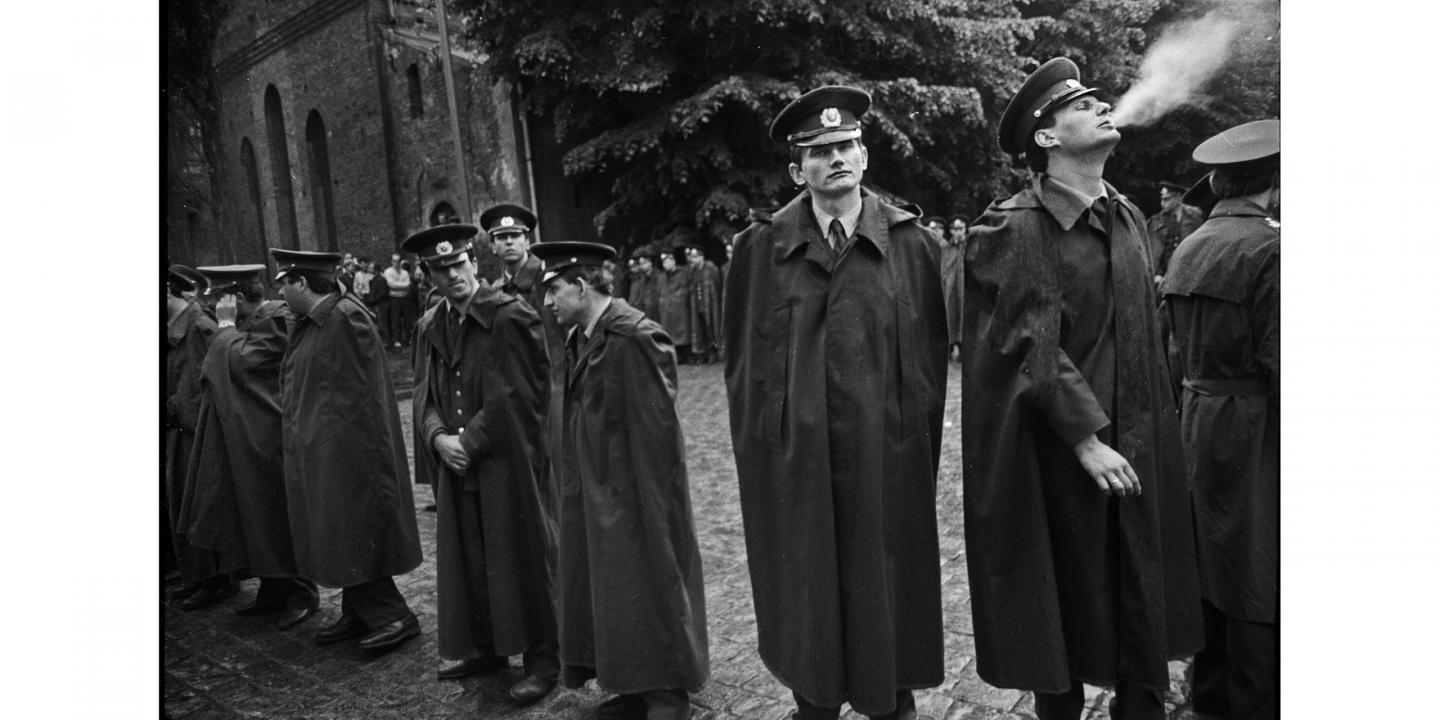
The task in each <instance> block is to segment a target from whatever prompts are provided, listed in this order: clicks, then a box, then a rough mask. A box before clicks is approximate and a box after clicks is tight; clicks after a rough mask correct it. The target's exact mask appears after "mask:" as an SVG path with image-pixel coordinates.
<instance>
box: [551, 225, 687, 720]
mask: <svg viewBox="0 0 1440 720" xmlns="http://www.w3.org/2000/svg"><path fill="white" fill-rule="evenodd" d="M534 252H535V254H536V255H538V256H540V258H541V259H542V260H543V261H544V263H545V271H544V274H543V275H542V276H541V282H542V283H544V285H545V290H546V292H545V303H546V305H547V306H548V307H550V308H552V309H553V311H554V312H555V316H556V318H557V319H558V320H559V321H560V323H561V324H562V325H564V326H565V327H567V328H570V333H569V337H568V340H567V342H566V352H565V357H566V368H567V372H566V384H565V405H564V408H565V426H564V431H563V433H562V436H561V442H560V448H559V450H558V452H557V453H556V470H557V473H556V476H557V478H558V481H559V496H560V512H559V515H558V519H559V527H560V546H559V566H558V575H559V585H560V587H559V601H558V602H559V606H560V657H561V659H562V660H563V662H564V674H563V679H564V682H565V685H566V686H567V687H572V688H573V687H580V686H582V685H584V684H585V681H586V680H588V679H589V678H592V677H593V678H595V682H596V684H598V685H599V686H600V687H601V688H603V689H605V690H608V691H610V692H614V693H617V695H616V697H614V698H612V699H611V700H608V701H606V702H605V703H603V704H602V705H601V706H600V708H599V709H598V711H597V713H596V717H598V718H601V719H602V720H618V719H620V718H626V719H630V718H645V720H686V719H688V718H689V717H690V693H693V692H698V691H699V690H700V689H701V687H703V686H704V684H705V681H706V680H707V679H708V678H709V675H710V660H709V657H710V656H709V639H708V636H707V634H706V626H705V587H704V582H703V578H702V574H701V568H700V548H699V544H698V542H697V541H696V538H695V521H694V517H693V515H692V513H691V509H690V485H689V482H688V480H687V478H686V472H685V439H684V437H682V436H681V433H680V417H679V414H678V412H677V410H676V406H675V396H676V392H677V390H678V383H679V381H678V378H677V367H676V359H675V346H674V345H673V344H672V343H671V342H670V338H669V337H668V336H667V335H666V333H665V329H664V328H662V327H661V326H660V325H659V324H657V323H656V322H655V321H654V320H652V319H650V318H647V317H645V316H644V315H643V314H641V313H640V312H639V311H638V310H636V309H635V308H632V307H630V306H629V304H627V303H626V302H625V301H624V300H621V299H618V298H614V297H612V294H611V287H610V284H611V281H612V278H611V276H610V272H609V271H608V270H606V269H605V268H604V262H605V261H606V260H609V259H613V258H614V257H615V251H614V249H612V248H611V247H610V246H608V245H601V244H599V243H583V242H547V243H541V244H539V245H536V246H535V248H534Z"/></svg>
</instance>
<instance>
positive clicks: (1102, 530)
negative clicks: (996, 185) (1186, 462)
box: [961, 58, 1201, 720]
mask: <svg viewBox="0 0 1440 720" xmlns="http://www.w3.org/2000/svg"><path fill="white" fill-rule="evenodd" d="M1095 93H1096V90H1095V89H1094V88H1090V87H1086V86H1085V85H1084V84H1082V83H1081V82H1080V71H1079V68H1077V67H1076V66H1075V64H1074V63H1073V62H1071V61H1069V60H1068V59H1065V58H1056V59H1054V60H1051V61H1049V62H1047V63H1045V64H1043V65H1041V66H1040V68H1039V69H1038V70H1036V71H1035V72H1034V73H1033V74H1031V75H1030V77H1029V78H1027V79H1026V81H1025V83H1024V85H1023V86H1021V88H1020V91H1019V92H1018V93H1016V95H1015V97H1014V98H1013V99H1011V101H1010V104H1009V106H1008V107H1007V108H1006V109H1005V114H1004V116H1003V117H1002V118H1001V121H1000V135H999V141H1000V147H1001V148H1002V149H1004V150H1005V151H1007V152H1010V153H1017V154H1022V155H1023V156H1024V158H1025V161H1026V163H1027V164H1028V165H1029V166H1030V169H1031V170H1032V171H1033V173H1034V176H1033V179H1032V183H1031V186H1030V187H1029V188H1026V189H1025V190H1022V191H1021V192H1019V193H1017V194H1015V195H1014V196H1012V197H1010V198H1008V199H1004V200H998V201H996V202H994V203H992V204H991V206H990V207H989V208H988V209H987V210H986V211H985V214H984V215H983V216H982V217H981V218H980V219H979V220H977V221H976V222H975V224H974V226H973V227H972V228H971V229H970V233H969V236H968V240H967V247H966V250H965V269H964V273H965V280H964V281H965V307H964V313H965V321H964V324H963V327H964V332H965V339H964V341H963V342H962V343H961V355H962V357H961V364H962V371H963V377H964V387H965V389H966V392H967V395H966V397H965V402H964V404H963V408H962V419H963V423H962V425H963V450H964V453H963V456H964V460H965V468H964V484H965V492H964V497H965V547H966V554H967V556H968V559H969V574H970V602H971V607H972V609H973V615H974V620H975V648H976V661H977V671H978V673H979V675H980V677H981V678H982V679H984V680H985V681H986V682H988V683H990V684H991V685H995V686H998V687H1008V688H1021V689H1025V690H1031V691H1033V692H1034V693H1035V712H1036V715H1037V716H1038V717H1039V718H1040V720H1061V719H1063V720H1075V719H1076V718H1079V717H1080V715H1081V713H1082V712H1083V711H1084V708H1085V694H1084V686H1083V683H1087V682H1088V683H1092V684H1096V685H1106V686H1114V687H1115V688H1116V695H1115V699H1114V701H1113V702H1112V706H1111V707H1112V709H1111V714H1112V717H1116V718H1129V719H1131V720H1134V719H1136V718H1143V719H1151V720H1163V718H1164V717H1165V705H1164V702H1163V694H1164V692H1165V690H1166V689H1167V688H1168V687H1169V680H1170V675H1169V671H1168V669H1167V665H1166V663H1167V661H1169V660H1172V659H1175V658H1179V657H1183V656H1186V655H1189V654H1191V653H1193V652H1194V651H1195V650H1197V649H1198V648H1199V647H1200V644H1201V633H1200V624H1199V598H1198V578H1197V575H1196V565H1195V555H1194V539H1193V537H1192V535H1191V533H1190V525H1189V521H1188V518H1189V517H1190V502H1189V490H1188V488H1187V487H1186V485H1185V476H1184V468H1183V466H1182V458H1181V452H1180V444H1179V428H1178V427H1177V425H1176V422H1175V407H1174V400H1173V398H1172V396H1171V393H1170V390H1169V382H1170V378H1169V374H1168V371H1167V368H1166V364H1165V355H1164V350H1163V349H1162V346H1161V342H1160V334H1159V327H1158V323H1157V322H1156V311H1155V297H1154V291H1155V290H1154V282H1153V278H1152V276H1151V274H1150V267H1151V266H1150V258H1149V251H1148V248H1149V242H1148V237H1147V236H1146V233H1145V221H1144V218H1143V216H1141V214H1140V211H1139V210H1138V209H1137V208H1136V207H1135V206H1134V205H1133V204H1132V203H1131V202H1130V201H1129V200H1128V199H1126V198H1125V197H1124V196H1123V195H1121V194H1120V193H1119V192H1117V191H1116V190H1115V188H1114V187H1112V186H1111V185H1110V184H1109V183H1107V182H1105V181H1104V179H1103V177H1102V176H1103V174H1104V167H1105V161H1106V160H1107V159H1108V158H1109V157H1110V154H1111V152H1113V151H1114V149H1115V146H1116V144H1117V143H1119V141H1120V133H1119V132H1118V131H1117V130H1116V129H1115V125H1114V123H1113V122H1112V121H1111V119H1110V105H1109V104H1108V103H1105V102H1103V101H1101V100H1100V99H1098V98H1096V97H1095Z"/></svg>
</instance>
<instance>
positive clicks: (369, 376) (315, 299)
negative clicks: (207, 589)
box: [270, 248, 420, 651]
mask: <svg viewBox="0 0 1440 720" xmlns="http://www.w3.org/2000/svg"><path fill="white" fill-rule="evenodd" d="M270 254H271V255H273V256H274V258H275V263H276V265H277V266H278V267H279V270H280V272H279V274H278V275H277V276H276V279H277V280H279V281H280V282H281V283H282V286H281V292H282V294H283V295H284V297H285V303H286V304H287V305H288V306H289V307H290V312H292V313H294V315H295V318H296V319H295V327H294V328H293V329H292V330H291V333H290V344H289V345H288V346H286V348H285V356H284V359H283V360H282V361H281V370H280V412H281V415H280V417H281V435H282V453H283V456H284V462H285V489H286V503H287V505H288V507H289V509H290V533H291V535H292V537H293V539H294V543H295V562H296V565H297V567H298V569H299V574H300V576H301V577H305V578H309V579H311V580H314V581H315V582H316V583H318V584H320V585H323V586H325V587H338V588H343V590H342V592H341V596H340V618H339V619H338V620H336V621H335V622H334V623H332V624H331V625H329V626H327V627H325V628H323V629H321V630H320V631H319V632H317V633H316V634H315V641H316V642H317V643H320V644H327V643H334V642H339V641H341V640H346V639H349V638H353V637H360V642H359V646H360V648H361V649H363V650H374V651H386V650H391V649H394V648H395V647H397V646H399V645H400V644H401V643H403V642H405V641H406V640H408V639H410V638H412V637H415V636H416V635H419V634H420V623H419V621H418V620H417V619H416V617H415V614H414V613H412V612H411V611H410V606H409V605H408V604H407V603H406V602H405V598H404V596H402V595H401V594H400V590H399V588H397V587H396V586H395V580H394V576H395V575H403V574H405V573H407V572H410V571H411V570H414V569H415V568H416V567H418V566H419V565H420V533H419V529H418V527H417V526H416V523H415V503H414V500H413V499H412V497H411V494H410V473H409V463H408V462H407V458H406V456H405V443H404V440H403V438H402V437H401V435H400V433H401V432H402V431H401V429H400V411H399V408H398V407H397V406H396V404H395V391H394V388H393V386H392V385H391V382H390V372H389V368H388V367H387V363H386V357H385V343H384V341H382V340H381V339H380V332H379V330H377V329H376V327H375V318H374V315H372V314H371V312H370V311H369V310H368V309H366V308H365V306H364V304H362V303H361V301H360V300H359V298H357V297H355V296H354V295H353V294H348V293H344V291H343V290H342V289H340V287H339V286H338V285H337V284H336V281H335V277H334V266H335V261H336V260H338V259H339V258H340V255H339V253H322V252H306V251H301V250H280V249H273V248H272V249H271V250H270Z"/></svg>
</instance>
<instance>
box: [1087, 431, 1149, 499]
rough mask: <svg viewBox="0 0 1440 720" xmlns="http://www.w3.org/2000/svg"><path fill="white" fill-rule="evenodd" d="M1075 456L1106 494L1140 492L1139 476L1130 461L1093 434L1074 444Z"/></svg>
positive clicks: (1122, 494)
mask: <svg viewBox="0 0 1440 720" xmlns="http://www.w3.org/2000/svg"><path fill="white" fill-rule="evenodd" d="M1075 457H1076V458H1077V459H1078V460H1080V466H1081V467H1083V468H1085V472H1087V473H1089V475H1090V477H1091V478H1092V479H1093V480H1094V481H1095V484H1096V485H1098V486H1099V487H1100V490H1101V492H1104V493H1105V494H1106V495H1120V496H1125V495H1139V494H1140V477H1139V476H1137V475H1136V474H1135V470H1134V469H1132V468H1131V467H1130V461H1129V460H1126V459H1125V457H1124V456H1122V455H1121V454H1120V453H1118V452H1115V450H1114V449H1112V448H1111V447H1110V446H1109V445H1106V444H1105V443H1102V442H1100V440H1099V438H1096V437H1095V436H1094V435H1091V436H1090V437H1087V438H1085V439H1084V440H1081V441H1080V442H1079V443H1077V444H1076V445H1075Z"/></svg>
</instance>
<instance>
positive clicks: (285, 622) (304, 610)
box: [275, 605, 315, 630]
mask: <svg viewBox="0 0 1440 720" xmlns="http://www.w3.org/2000/svg"><path fill="white" fill-rule="evenodd" d="M314 614H315V606H314V605H307V606H305V607H300V608H290V609H289V610H286V611H285V612H284V613H282V614H281V615H280V617H279V618H277V619H276V620H275V629H276V630H289V629H290V628H292V627H295V626H296V625H299V624H300V623H302V622H305V621H306V620H308V619H310V616H311V615H314Z"/></svg>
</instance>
